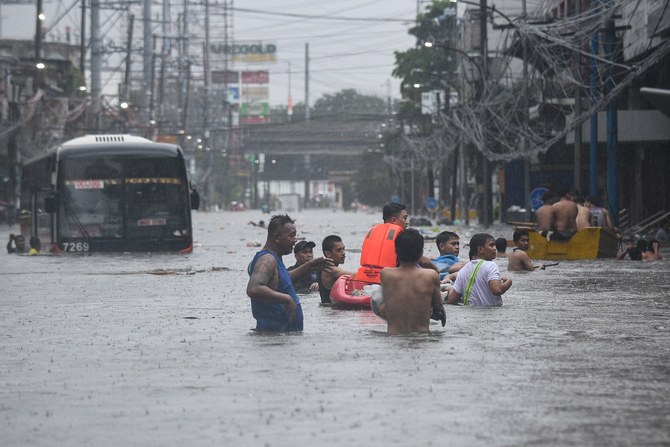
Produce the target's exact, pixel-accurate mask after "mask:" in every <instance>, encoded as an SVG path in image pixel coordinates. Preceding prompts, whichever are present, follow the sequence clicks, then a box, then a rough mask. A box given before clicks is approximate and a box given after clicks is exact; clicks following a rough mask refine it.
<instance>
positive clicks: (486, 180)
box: [479, 0, 491, 228]
mask: <svg viewBox="0 0 670 447" xmlns="http://www.w3.org/2000/svg"><path fill="white" fill-rule="evenodd" d="M487 7H488V6H487V0H480V1H479V32H480V35H479V46H480V51H481V55H482V76H483V78H482V87H481V91H480V92H479V94H480V95H483V94H484V90H485V89H486V85H487V82H488V72H489V70H488V57H489V56H488V37H487V29H486V27H487V24H486V19H487V16H488V13H487V12H486V10H487ZM481 114H482V117H481V120H482V123H481V126H482V138H483V141H482V146H483V147H484V149H486V143H487V142H486V140H487V137H486V127H487V112H486V107H482V110H481ZM481 160H482V183H483V185H482V186H483V187H484V190H483V194H482V206H481V208H482V216H480V219H479V221H480V222H479V223H480V224H483V226H484V228H488V227H489V226H490V225H491V173H490V171H489V161H488V159H487V158H486V155H485V154H484V153H483V152H482V154H481Z"/></svg>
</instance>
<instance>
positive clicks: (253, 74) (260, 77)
mask: <svg viewBox="0 0 670 447" xmlns="http://www.w3.org/2000/svg"><path fill="white" fill-rule="evenodd" d="M269 82H270V72H268V71H243V72H242V84H268V83H269Z"/></svg>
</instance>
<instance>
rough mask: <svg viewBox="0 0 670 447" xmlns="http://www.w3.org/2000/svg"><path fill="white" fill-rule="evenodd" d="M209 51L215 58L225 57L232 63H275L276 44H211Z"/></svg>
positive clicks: (261, 42) (258, 42)
mask: <svg viewBox="0 0 670 447" xmlns="http://www.w3.org/2000/svg"><path fill="white" fill-rule="evenodd" d="M210 49H211V51H212V54H213V55H214V56H215V57H219V58H223V57H224V56H226V55H227V56H228V59H229V60H232V61H233V62H244V63H259V62H265V63H267V62H277V44H276V43H274V42H263V41H254V42H236V43H234V44H232V45H231V44H228V45H225V44H223V43H213V44H211V45H210Z"/></svg>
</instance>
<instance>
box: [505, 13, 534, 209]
mask: <svg viewBox="0 0 670 447" xmlns="http://www.w3.org/2000/svg"><path fill="white" fill-rule="evenodd" d="M521 16H522V19H523V22H524V24H526V23H528V12H527V10H526V0H522V2H521ZM521 47H522V52H523V71H522V76H523V84H522V87H523V92H522V93H521V96H522V99H523V102H522V106H523V135H522V136H521V138H522V144H523V147H522V150H523V152H524V154H526V153H527V151H528V124H529V123H528V41H527V40H526V35H525V34H523V33H521ZM523 170H524V176H523V194H524V196H525V198H524V200H525V206H524V208H525V209H526V222H530V156H528V155H526V156H525V157H524V160H523ZM501 208H503V207H502V206H501Z"/></svg>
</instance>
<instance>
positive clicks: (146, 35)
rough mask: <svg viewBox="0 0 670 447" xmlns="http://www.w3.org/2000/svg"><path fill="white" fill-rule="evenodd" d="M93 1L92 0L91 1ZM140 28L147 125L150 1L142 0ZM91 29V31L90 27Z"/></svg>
mask: <svg viewBox="0 0 670 447" xmlns="http://www.w3.org/2000/svg"><path fill="white" fill-rule="evenodd" d="M91 1H93V0H91ZM98 1H99V0H98ZM142 28H143V31H144V39H143V56H144V66H143V71H142V75H143V78H142V91H143V92H144V98H143V101H142V102H143V105H144V107H143V108H142V109H143V115H144V121H145V123H147V122H148V121H149V120H150V119H151V115H150V110H149V100H150V93H151V92H150V91H149V88H150V87H151V61H152V53H153V48H152V46H153V35H152V34H151V0H144V10H143V17H142ZM91 29H93V28H92V27H91Z"/></svg>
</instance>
